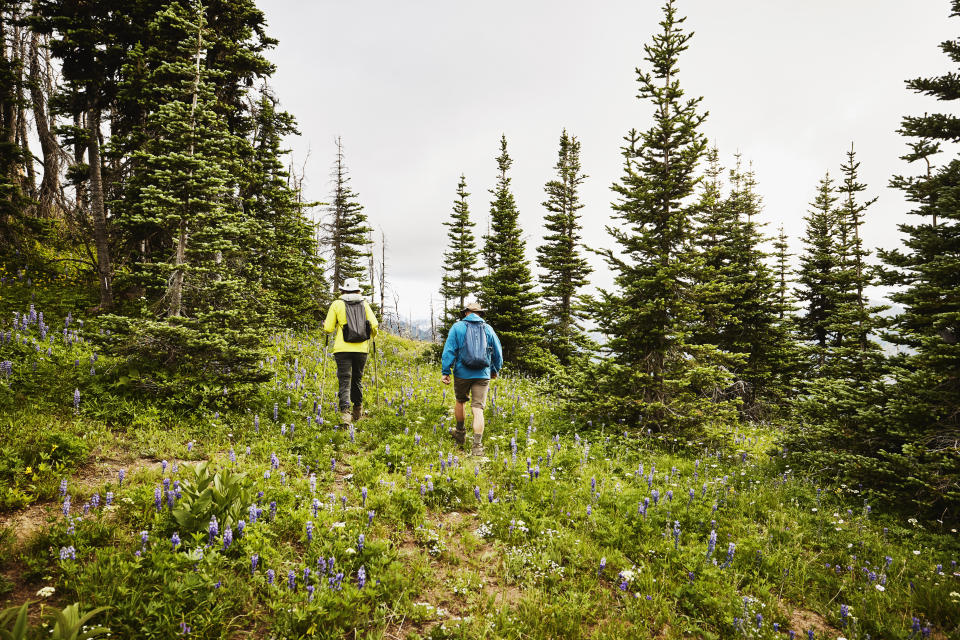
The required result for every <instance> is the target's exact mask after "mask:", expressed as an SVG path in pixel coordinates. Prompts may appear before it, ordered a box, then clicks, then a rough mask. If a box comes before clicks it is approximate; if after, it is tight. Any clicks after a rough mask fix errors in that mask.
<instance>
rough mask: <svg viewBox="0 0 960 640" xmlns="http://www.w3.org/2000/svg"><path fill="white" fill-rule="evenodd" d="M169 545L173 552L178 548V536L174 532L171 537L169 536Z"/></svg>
mask: <svg viewBox="0 0 960 640" xmlns="http://www.w3.org/2000/svg"><path fill="white" fill-rule="evenodd" d="M170 544H171V545H173V550H174V551H176V550H177V547H179V546H180V534H179V533H178V532H176V531H174V532H173V535H172V536H170Z"/></svg>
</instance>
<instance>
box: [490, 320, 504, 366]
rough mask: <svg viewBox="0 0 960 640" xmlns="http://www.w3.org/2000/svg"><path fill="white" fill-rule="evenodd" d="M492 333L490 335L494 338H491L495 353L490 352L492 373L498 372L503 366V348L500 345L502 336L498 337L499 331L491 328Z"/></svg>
mask: <svg viewBox="0 0 960 640" xmlns="http://www.w3.org/2000/svg"><path fill="white" fill-rule="evenodd" d="M490 334H491V335H490V337H491V338H493V340H491V342H492V343H493V353H492V354H490V371H491V373H492V374H498V373H500V369H502V368H503V348H502V347H501V346H500V338H498V337H497V332H496V331H494V330H492V329H491V330H490Z"/></svg>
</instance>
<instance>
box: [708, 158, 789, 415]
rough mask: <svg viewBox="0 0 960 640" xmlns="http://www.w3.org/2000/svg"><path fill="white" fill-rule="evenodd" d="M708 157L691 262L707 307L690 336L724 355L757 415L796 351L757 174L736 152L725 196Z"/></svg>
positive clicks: (777, 392) (715, 161) (774, 397)
mask: <svg viewBox="0 0 960 640" xmlns="http://www.w3.org/2000/svg"><path fill="white" fill-rule="evenodd" d="M707 161H708V164H707V169H706V171H705V174H704V181H703V183H702V184H703V186H702V188H701V195H700V201H699V208H700V211H699V213H698V214H697V216H696V218H697V221H698V222H699V225H698V228H697V237H696V239H695V241H694V248H695V249H696V250H697V254H696V255H695V256H693V257H691V259H690V260H689V262H690V264H691V265H696V268H695V270H694V286H695V289H694V298H695V299H696V300H697V301H698V303H699V305H700V309H701V314H700V318H699V319H698V321H697V322H695V324H694V325H693V327H694V328H693V331H692V334H691V340H692V341H693V342H695V343H696V344H703V345H715V346H716V347H717V348H719V349H720V351H721V352H723V353H724V355H725V365H726V366H727V367H729V368H730V369H731V370H732V371H733V372H734V373H735V375H736V377H737V379H738V381H739V382H738V384H737V385H736V386H735V389H736V393H737V394H738V395H740V396H741V397H742V398H743V400H744V407H743V409H744V411H746V412H747V413H748V414H749V415H751V416H755V417H756V416H759V415H761V414H762V413H766V412H768V411H769V409H771V408H774V407H775V406H776V405H777V404H778V403H779V400H780V399H781V398H782V397H783V395H784V394H785V391H786V388H785V387H786V385H785V381H784V380H783V379H782V376H781V369H782V368H783V367H784V366H785V364H786V363H785V362H784V361H783V358H784V357H785V356H786V354H787V353H789V352H791V351H792V350H791V349H790V337H789V335H788V333H787V332H786V331H785V330H784V328H783V327H781V326H780V322H779V318H778V307H777V292H776V281H775V279H774V276H773V272H772V271H771V270H770V268H769V267H768V266H767V264H766V259H767V257H768V256H767V254H766V253H765V252H764V251H763V250H762V249H761V243H762V242H763V241H764V238H763V236H762V234H761V233H760V231H759V229H760V223H759V222H757V217H758V216H759V215H760V212H761V201H760V197H759V195H758V194H757V191H756V180H755V178H754V175H753V172H752V170H747V171H744V170H743V169H742V168H741V162H740V158H739V156H737V162H736V166H735V168H734V169H732V170H731V171H730V183H731V189H730V194H729V196H728V197H724V195H723V188H722V184H721V180H720V175H721V174H722V171H723V170H722V168H721V167H720V164H719V157H718V152H717V150H716V149H711V150H710V151H708V153H707Z"/></svg>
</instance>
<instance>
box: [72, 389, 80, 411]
mask: <svg viewBox="0 0 960 640" xmlns="http://www.w3.org/2000/svg"><path fill="white" fill-rule="evenodd" d="M73 412H74V413H79V412H80V389H74V390H73Z"/></svg>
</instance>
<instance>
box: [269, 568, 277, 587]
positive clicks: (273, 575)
mask: <svg viewBox="0 0 960 640" xmlns="http://www.w3.org/2000/svg"><path fill="white" fill-rule="evenodd" d="M276 575H277V574H276V573H275V572H274V570H273V569H267V584H273V579H274V578H275V577H276Z"/></svg>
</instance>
